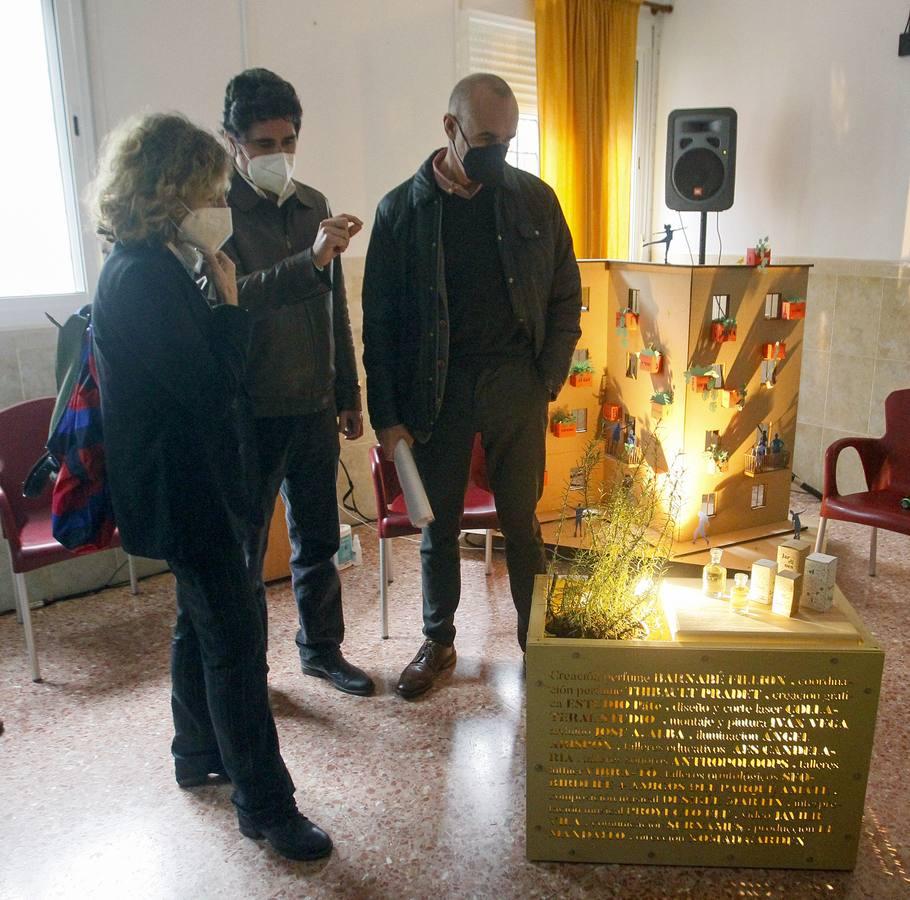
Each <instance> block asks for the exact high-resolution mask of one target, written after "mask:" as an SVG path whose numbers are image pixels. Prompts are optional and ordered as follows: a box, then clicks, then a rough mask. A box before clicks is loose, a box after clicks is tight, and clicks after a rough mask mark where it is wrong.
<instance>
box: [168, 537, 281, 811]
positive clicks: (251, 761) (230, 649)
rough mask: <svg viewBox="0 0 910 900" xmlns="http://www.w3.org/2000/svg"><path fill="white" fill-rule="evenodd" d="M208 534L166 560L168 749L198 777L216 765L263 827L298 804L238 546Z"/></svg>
mask: <svg viewBox="0 0 910 900" xmlns="http://www.w3.org/2000/svg"><path fill="white" fill-rule="evenodd" d="M209 537H210V543H209V545H208V546H207V547H206V549H205V551H196V552H194V553H187V554H183V555H181V556H180V558H174V559H169V560H168V564H169V565H170V567H171V570H172V571H173V573H174V575H175V576H176V577H177V624H176V627H175V628H174V637H173V641H172V644H171V681H172V691H171V708H172V711H173V715H174V741H173V744H172V748H171V749H172V752H173V754H174V758H175V759H176V760H178V761H183V762H186V763H187V764H188V765H189V767H191V768H198V770H199V771H201V772H212V771H218V770H220V769H221V766H222V765H223V766H224V770H225V771H226V772H227V774H228V775H229V776H230V778H231V781H232V782H233V784H234V794H233V798H232V799H233V801H234V804H235V805H236V806H237V808H238V809H239V810H240V811H241V812H243V813H245V814H246V815H247V816H249V817H250V818H251V819H252V820H253V821H254V823H256V824H257V825H260V826H268V825H271V824H274V823H276V822H280V821H281V820H282V819H285V818H287V817H288V816H289V815H290V814H291V813H293V812H294V810H295V809H296V804H295V803H294V784H293V782H292V781H291V776H290V775H289V774H288V771H287V769H286V768H285V765H284V761H283V760H282V758H281V753H280V751H279V749H278V733H277V731H276V729H275V721H274V719H273V718H272V711H271V708H270V707H269V695H268V684H267V674H268V667H267V665H266V659H265V636H264V634H263V631H262V619H261V617H260V614H259V609H258V607H257V604H256V601H255V599H254V597H253V593H252V590H251V588H250V582H249V579H248V576H247V568H246V560H245V558H244V554H243V550H242V548H241V546H240V542H239V541H238V540H236V539H234V538H233V536H229V535H227V534H225V535H223V536H221V537H219V536H218V535H217V534H211V535H210V536H209Z"/></svg>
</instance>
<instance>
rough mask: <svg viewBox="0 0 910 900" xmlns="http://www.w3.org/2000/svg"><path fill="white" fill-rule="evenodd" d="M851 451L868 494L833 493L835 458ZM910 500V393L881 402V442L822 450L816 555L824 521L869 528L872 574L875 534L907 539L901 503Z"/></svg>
mask: <svg viewBox="0 0 910 900" xmlns="http://www.w3.org/2000/svg"><path fill="white" fill-rule="evenodd" d="M847 447H853V448H854V449H855V450H856V451H857V453H859V458H860V462H861V463H862V464H863V472H864V473H865V476H866V487H867V488H868V490H866V491H862V492H861V493H858V494H841V493H839V492H838V490H837V457H838V456H839V455H840V452H841V451H842V450H845V449H846V448H847ZM904 497H910V389H908V390H903V391H894V393H893V394H890V395H889V396H888V399H887V400H885V433H884V435H883V436H882V437H880V438H858V437H857V438H843V439H842V440H839V441H835V442H834V443H833V444H832V445H831V446H830V447H828V449H827V450H826V451H825V482H824V489H823V491H822V510H821V522H820V523H819V526H818V537H817V538H816V540H815V550H816V552H818V551H819V550H821V548H822V546H823V541H824V538H825V526H826V524H827V520H828V519H839V520H840V521H842V522H855V523H857V524H859V525H870V526H871V527H872V539H871V542H870V548H869V574H870V575H874V574H875V550H876V544H877V540H878V529H879V528H884V529H885V530H886V531H896V532H898V533H900V534H910V510H905V509H902V508H901V499H902V498H904Z"/></svg>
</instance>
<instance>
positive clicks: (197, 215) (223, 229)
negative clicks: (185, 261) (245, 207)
mask: <svg viewBox="0 0 910 900" xmlns="http://www.w3.org/2000/svg"><path fill="white" fill-rule="evenodd" d="M179 231H180V240H181V241H185V242H186V243H188V244H192V245H193V246H194V247H197V248H198V249H199V250H202V251H204V252H205V253H215V252H216V251H217V250H220V249H221V248H222V246H223V245H224V244H225V242H226V241H227V240H228V238H229V237H230V236H231V235H232V234H233V233H234V222H233V219H232V217H231V210H230V209H229V208H228V207H226V206H203V207H202V208H201V209H191V210H190V211H189V212H188V213H187V214H186V217H185V218H184V220H183V221H182V222H181V223H180V225H179Z"/></svg>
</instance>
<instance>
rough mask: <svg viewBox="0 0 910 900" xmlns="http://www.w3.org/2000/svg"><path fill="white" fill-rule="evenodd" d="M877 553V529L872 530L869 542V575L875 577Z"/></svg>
mask: <svg viewBox="0 0 910 900" xmlns="http://www.w3.org/2000/svg"><path fill="white" fill-rule="evenodd" d="M877 551H878V529H877V528H873V529H872V539H871V540H870V541H869V574H870V575H872V576H874V575H875V557H876V554H877Z"/></svg>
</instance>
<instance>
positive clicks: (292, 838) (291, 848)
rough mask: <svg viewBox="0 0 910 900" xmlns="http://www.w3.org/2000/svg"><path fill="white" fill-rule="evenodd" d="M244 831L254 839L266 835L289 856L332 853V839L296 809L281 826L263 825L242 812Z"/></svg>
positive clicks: (245, 834) (241, 828)
mask: <svg viewBox="0 0 910 900" xmlns="http://www.w3.org/2000/svg"><path fill="white" fill-rule="evenodd" d="M237 822H238V824H239V826H240V833H241V834H242V835H244V836H245V837H248V838H252V839H253V840H254V841H257V840H261V839H262V838H265V840H267V841H268V842H269V843H270V844H271V845H272V847H274V848H275V850H277V851H278V852H279V853H280V854H281V855H282V856H285V857H287V858H288V859H322V857H324V856H328V855H329V854H330V853H331V852H332V839H331V838H330V837H329V836H328V835H327V834H326V833H325V832H324V831H323V830H322V829H321V828H320V827H319V826H318V825H314V824H313V823H312V822H311V821H310V820H309V819H308V818H307V817H306V816H304V815H302V814H301V813H299V812H295V813H294V814H293V815H292V816H291V817H290V818H288V819H285V820H284V821H282V822H279V823H278V824H277V825H269V826H267V827H265V826H263V827H259V826H257V825H254V824H253V823H252V822H251V821H250V820H249V819H248V818H247V817H246V816H245V815H243V813H238V815H237Z"/></svg>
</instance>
